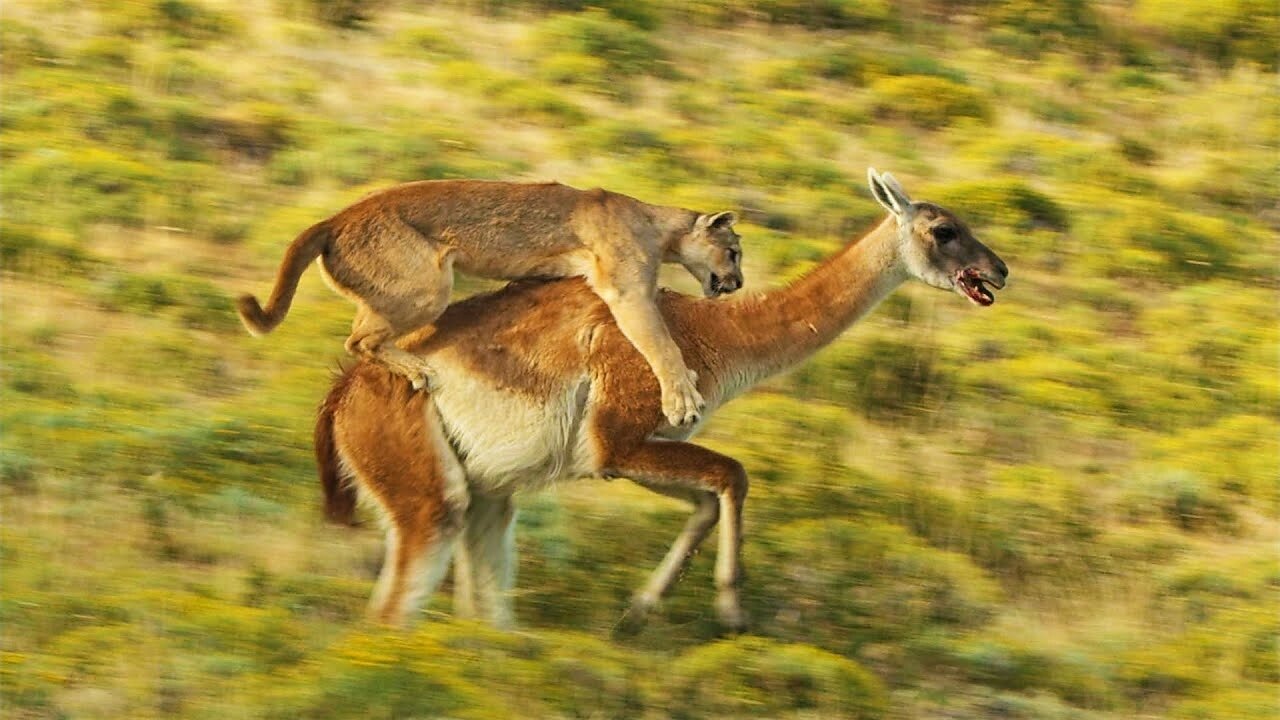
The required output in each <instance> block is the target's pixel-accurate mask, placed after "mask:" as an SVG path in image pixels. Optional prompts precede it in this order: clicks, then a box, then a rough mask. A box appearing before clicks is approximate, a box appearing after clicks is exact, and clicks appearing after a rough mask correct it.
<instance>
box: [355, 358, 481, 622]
mask: <svg viewBox="0 0 1280 720" xmlns="http://www.w3.org/2000/svg"><path fill="white" fill-rule="evenodd" d="M352 383H353V384H352V387H351V389H350V390H349V391H348V392H347V393H346V395H345V397H344V401H343V402H342V403H340V404H338V405H337V406H336V407H335V410H334V415H333V440H334V446H335V448H336V451H337V453H338V457H339V458H340V460H341V463H342V465H343V466H344V467H345V469H346V470H347V471H348V472H349V473H350V475H351V476H352V478H353V480H354V482H355V484H356V486H357V487H358V488H359V491H360V494H361V496H362V497H363V498H364V499H365V500H367V501H369V502H371V503H372V504H374V505H376V506H377V507H378V509H379V510H380V511H381V516H382V520H383V522H384V524H385V526H386V529H387V548H386V562H385V563H384V564H383V567H382V570H381V572H380V573H379V575H378V581H377V584H376V586H375V588H374V593H373V597H372V598H371V599H370V603H369V614H370V616H371V617H373V618H374V619H376V620H378V621H381V622H387V623H392V624H400V625H402V624H406V623H407V622H408V621H409V619H410V618H411V617H412V615H413V613H414V612H415V611H417V609H418V608H419V607H420V606H421V604H422V602H423V600H424V599H425V598H427V597H428V596H430V594H431V593H432V592H434V591H435V589H436V587H437V585H438V584H439V583H440V580H441V578H442V577H443V576H444V573H445V571H446V569H447V568H448V565H449V559H450V556H451V554H452V551H453V546H454V542H455V541H456V539H457V537H458V535H459V534H460V532H461V529H462V523H463V519H464V517H465V514H466V509H467V505H468V501H469V495H468V489H467V484H466V476H465V473H464V471H463V469H462V465H461V463H460V462H459V461H458V458H457V456H456V455H454V453H453V450H452V449H451V448H450V446H449V443H448V441H447V439H446V438H445V435H444V431H443V429H442V428H441V426H440V420H439V416H438V414H437V412H436V409H435V406H434V403H432V402H431V397H430V395H428V394H426V393H418V392H413V391H412V390H410V389H409V387H408V384H407V383H406V382H405V381H404V380H401V379H399V378H397V377H394V376H393V375H391V374H389V373H387V372H386V371H384V370H381V369H379V368H377V367H373V366H364V367H363V368H361V369H359V372H358V373H357V374H356V375H355V376H354V378H353V380H352ZM387 397H392V398H395V402H394V404H395V405H396V406H397V407H402V408H403V411H402V412H396V413H392V414H390V415H388V414H386V411H385V408H386V398H387Z"/></svg>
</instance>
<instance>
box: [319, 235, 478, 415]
mask: <svg viewBox="0 0 1280 720" xmlns="http://www.w3.org/2000/svg"><path fill="white" fill-rule="evenodd" d="M419 247H421V244H420V245H419ZM433 250H434V251H433V252H429V253H427V254H426V255H427V256H428V257H426V258H423V257H412V260H414V261H415V262H406V260H408V259H409V258H406V257H388V258H386V260H387V261H388V262H386V263H385V264H384V266H383V267H380V268H379V274H380V278H379V280H380V282H378V283H376V284H373V283H369V285H371V287H362V288H361V289H360V291H354V290H350V289H347V288H345V287H343V286H344V285H345V284H344V283H343V282H342V281H341V279H340V278H339V277H337V275H336V274H333V273H326V274H327V275H329V277H330V279H331V281H332V283H333V284H334V285H335V286H337V287H339V289H340V290H341V291H342V292H343V294H345V295H347V296H348V297H350V298H351V299H353V300H355V302H356V305H357V307H358V310H357V311H356V318H355V321H354V322H353V323H352V325H351V335H350V337H348V338H347V342H346V348H347V352H349V353H351V354H352V355H357V356H361V357H367V358H370V359H372V360H374V361H376V362H379V363H382V364H383V365H385V366H386V367H388V368H390V369H391V370H392V371H393V372H395V373H398V374H400V375H403V376H405V377H407V378H409V380H410V382H412V383H413V387H414V388H415V389H419V390H420V389H422V388H424V387H426V386H427V385H428V384H429V382H430V378H431V374H432V369H431V365H430V364H429V363H428V362H427V361H426V360H424V359H423V358H422V357H420V356H418V355H415V354H413V353H411V352H408V351H406V350H404V349H403V348H402V347H400V346H399V345H398V344H397V343H396V341H397V340H401V339H404V340H408V341H412V340H413V339H415V338H418V337H421V336H423V335H424V334H425V333H428V332H429V331H430V329H431V325H432V323H434V322H435V320H436V318H438V317H440V314H441V313H443V312H444V310H445V308H446V307H448V305H449V298H450V295H451V293H452V292H453V252H452V250H451V249H449V248H433ZM419 253H421V250H419ZM404 254H405V253H403V252H402V253H394V255H401V256H403V255H404ZM424 260H425V262H424Z"/></svg>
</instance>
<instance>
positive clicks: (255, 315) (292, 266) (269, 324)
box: [236, 222, 330, 335]
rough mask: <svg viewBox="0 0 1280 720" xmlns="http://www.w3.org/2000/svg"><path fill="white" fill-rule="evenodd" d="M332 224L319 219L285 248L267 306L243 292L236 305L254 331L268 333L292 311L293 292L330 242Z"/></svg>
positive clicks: (241, 316) (255, 333)
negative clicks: (290, 307)
mask: <svg viewBox="0 0 1280 720" xmlns="http://www.w3.org/2000/svg"><path fill="white" fill-rule="evenodd" d="M329 237H330V236H329V226H328V224H327V223H326V222H319V223H316V224H315V225H312V226H311V227H309V228H307V229H306V230H303V231H302V234H301V235H299V236H298V237H297V238H296V239H295V240H294V241H293V242H292V243H290V244H289V249H288V250H285V252H284V260H282V261H281V262H280V270H279V271H277V272H276V286H275V289H273V290H272V291H271V298H270V299H268V300H267V307H266V309H265V310H264V309H263V308H262V306H261V305H259V304H258V298H256V297H254V296H252V295H241V296H240V298H239V300H237V301H236V309H237V310H239V311H240V321H241V322H243V323H244V326H245V327H246V328H248V330H249V332H250V333H252V334H253V335H266V334H267V333H269V332H271V331H272V330H274V329H275V327H276V326H277V325H279V324H280V321H281V320H284V316H285V315H287V314H288V313H289V305H290V304H292V303H293V294H294V292H296V291H297V289H298V278H300V277H302V273H303V272H305V271H306V269H307V266H308V265H310V264H311V261H312V260H315V259H316V258H318V257H320V253H322V252H324V248H325V245H326V244H328V242H329Z"/></svg>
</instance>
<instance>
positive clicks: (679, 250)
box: [675, 211, 742, 297]
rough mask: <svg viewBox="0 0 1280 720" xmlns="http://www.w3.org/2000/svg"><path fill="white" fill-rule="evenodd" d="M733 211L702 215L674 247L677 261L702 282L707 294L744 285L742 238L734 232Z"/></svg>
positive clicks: (723, 292)
mask: <svg viewBox="0 0 1280 720" xmlns="http://www.w3.org/2000/svg"><path fill="white" fill-rule="evenodd" d="M737 222H738V216H737V215H736V214H734V213H732V212H729V211H725V212H718V213H713V214H710V215H699V216H698V219H697V220H695V221H694V222H693V227H692V228H690V229H689V232H688V233H686V234H685V236H684V237H683V238H682V239H681V240H680V242H678V243H677V244H676V246H675V251H676V254H677V255H678V262H679V263H680V264H681V265H683V266H684V267H685V269H687V270H688V271H689V272H690V273H692V274H693V276H694V277H696V278H698V281H699V282H701V283H702V293H703V294H704V295H706V296H707V297H715V296H716V295H724V294H725V293H731V292H733V291H734V290H737V289H738V288H740V287H742V238H740V237H738V233H736V232H734V231H733V226H734V225H735V224H736V223H737Z"/></svg>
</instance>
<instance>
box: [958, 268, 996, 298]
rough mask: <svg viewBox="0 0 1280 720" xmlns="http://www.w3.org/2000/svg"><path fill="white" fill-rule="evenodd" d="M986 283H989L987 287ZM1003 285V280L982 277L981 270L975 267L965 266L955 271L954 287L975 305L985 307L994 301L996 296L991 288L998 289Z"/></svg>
mask: <svg viewBox="0 0 1280 720" xmlns="http://www.w3.org/2000/svg"><path fill="white" fill-rule="evenodd" d="M987 285H991V288H988V287H987ZM1003 286H1004V283H1003V282H999V281H995V280H991V279H990V278H988V277H984V276H983V274H982V271H980V270H978V269H977V268H972V267H970V268H965V269H964V270H961V271H960V272H958V273H956V289H958V290H959V291H960V292H962V293H964V296H965V297H967V298H969V299H970V300H971V301H973V303H974V304H975V305H981V306H982V307H987V306H988V305H990V304H992V303H994V302H995V301H996V296H995V294H994V293H992V292H991V289H992V288H994V289H999V288H1001V287H1003Z"/></svg>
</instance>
